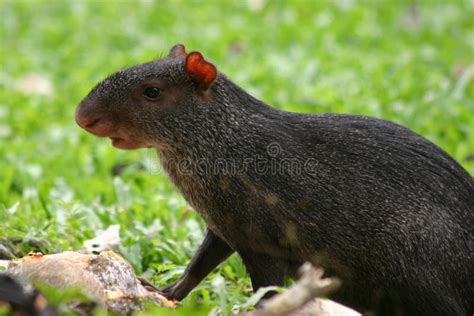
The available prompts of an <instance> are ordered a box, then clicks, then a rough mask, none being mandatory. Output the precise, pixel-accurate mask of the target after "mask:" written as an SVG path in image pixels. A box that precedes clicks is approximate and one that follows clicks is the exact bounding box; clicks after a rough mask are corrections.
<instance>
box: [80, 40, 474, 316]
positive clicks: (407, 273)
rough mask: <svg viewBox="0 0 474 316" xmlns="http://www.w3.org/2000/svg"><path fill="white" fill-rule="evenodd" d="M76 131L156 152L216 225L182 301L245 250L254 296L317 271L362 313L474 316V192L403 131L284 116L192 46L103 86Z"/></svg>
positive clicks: (379, 124) (349, 120)
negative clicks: (304, 269) (306, 266)
mask: <svg viewBox="0 0 474 316" xmlns="http://www.w3.org/2000/svg"><path fill="white" fill-rule="evenodd" d="M76 121H77V122H78V124H79V125H80V126H81V127H83V128H84V129H86V130H87V131H89V132H91V133H93V134H95V135H97V136H101V137H110V138H111V139H112V143H113V145H114V146H116V147H118V148H122V149H135V148H143V147H154V148H156V150H157V152H158V156H159V157H160V161H161V163H162V165H163V167H164V168H165V170H166V171H167V173H168V175H169V176H170V178H171V180H172V181H173V183H174V184H175V186H176V187H177V188H178V189H179V190H180V192H181V193H182V194H183V196H184V197H185V198H186V200H187V201H188V202H189V203H190V205H191V206H192V207H193V208H194V209H195V210H196V211H197V212H198V213H199V214H200V215H202V217H203V218H204V220H205V222H206V223H207V225H208V233H207V236H206V238H205V240H204V241H203V243H202V245H201V247H200V248H199V249H198V251H197V253H196V254H195V256H194V257H193V259H192V260H191V262H190V264H189V265H188V267H187V269H186V271H185V273H184V274H183V276H182V277H181V278H180V279H179V280H178V281H176V282H175V283H174V284H172V285H170V286H169V287H167V288H165V289H163V292H164V293H165V294H166V295H167V296H168V297H170V298H173V299H178V300H180V299H182V298H184V297H185V296H186V295H187V294H188V293H189V292H190V291H191V290H192V289H193V288H194V287H195V286H196V285H197V284H198V283H199V282H200V281H201V280H202V279H203V278H204V277H205V276H206V275H207V274H208V273H209V272H211V271H212V270H213V269H214V268H215V267H216V266H217V265H218V264H219V263H221V262H222V261H223V260H225V259H226V258H227V257H228V256H229V255H231V254H232V253H233V252H234V251H236V252H237V253H238V254H239V255H240V257H241V258H242V260H243V262H244V264H245V266H246V268H247V270H248V273H249V275H250V278H251V280H252V285H253V287H254V290H256V289H257V288H259V287H262V286H268V285H283V281H284V276H285V275H288V274H292V273H293V272H294V269H295V268H296V267H298V266H299V265H300V264H302V263H303V262H305V261H310V262H312V263H313V264H315V265H317V266H322V267H323V268H324V269H325V271H326V272H327V274H328V275H336V276H338V277H339V278H340V279H341V280H342V282H343V286H342V288H341V289H340V290H339V291H338V292H337V293H336V294H334V296H333V297H331V298H332V299H334V300H336V301H338V302H341V303H342V304H345V305H347V306H350V307H352V308H355V309H357V310H359V311H361V312H367V311H375V312H376V313H378V314H383V315H386V314H397V315H403V314H406V315H467V314H472V313H473V312H474V271H473V269H474V180H473V178H472V177H471V176H470V175H469V174H468V173H467V172H466V171H465V170H464V169H463V168H462V167H461V166H460V165H459V164H458V163H457V162H456V161H454V160H453V159H452V158H451V157H450V156H449V155H448V154H446V153H445V152H444V151H443V150H441V149H440V148H439V147H437V146H436V145H434V144H433V143H431V142H430V141H428V140H426V139H425V138H423V137H421V136H419V135H417V134H415V133H413V132H412V131H410V130H408V129H406V128H404V127H401V126H399V125H397V124H394V123H390V122H387V121H383V120H379V119H375V118H370V117H364V116H354V115H332V114H322V115H319V114H297V113H288V112H283V111H280V110H277V109H274V108H272V107H270V106H268V105H266V104H265V103H263V102H261V101H259V100H257V99H255V98H253V97H252V96H250V95H249V94H247V93H246V92H245V91H243V90H242V89H241V88H239V87H238V86H237V85H235V84H234V83H232V82H231V81H230V80H229V79H227V78H226V77H225V76H224V75H223V74H221V73H218V72H217V70H216V68H215V67H214V66H213V65H212V64H210V63H209V62H207V61H206V60H205V59H204V58H203V57H202V55H201V54H200V53H197V52H193V53H189V54H188V53H186V52H185V50H184V46H182V45H176V46H175V47H173V48H172V50H171V52H170V54H169V56H168V57H167V58H165V59H161V60H155V61H152V62H149V63H145V64H143V65H139V66H135V67H132V68H128V69H125V70H121V71H119V72H117V73H116V74H113V75H112V76H110V77H108V78H107V79H105V80H104V81H103V82H101V83H99V84H98V85H97V86H96V87H95V88H94V89H93V90H92V91H91V92H90V94H89V95H88V96H87V97H86V98H85V99H84V100H83V101H82V103H81V104H80V106H79V107H78V109H77V111H76Z"/></svg>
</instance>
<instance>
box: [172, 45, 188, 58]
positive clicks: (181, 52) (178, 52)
mask: <svg viewBox="0 0 474 316" xmlns="http://www.w3.org/2000/svg"><path fill="white" fill-rule="evenodd" d="M186 55H187V54H186V49H185V48H184V45H183V44H176V45H174V46H173V47H172V48H171V50H170V52H169V54H168V57H186Z"/></svg>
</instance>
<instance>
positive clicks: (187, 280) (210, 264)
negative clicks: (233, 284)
mask: <svg viewBox="0 0 474 316" xmlns="http://www.w3.org/2000/svg"><path fill="white" fill-rule="evenodd" d="M233 252H234V250H232V248H230V247H229V245H227V244H226V243H225V242H224V241H223V240H222V239H220V238H219V237H217V236H216V235H215V234H214V233H213V232H212V231H210V230H208V231H207V235H206V237H205V238H204V241H203V242H202V244H201V246H200V247H199V249H198V251H197V252H196V253H195V254H194V256H193V258H192V259H191V262H190V263H189V264H188V266H187V267H186V270H185V271H184V273H183V275H182V276H181V277H180V278H179V279H178V280H176V282H174V283H173V284H171V285H169V286H167V287H165V288H164V289H161V290H160V292H161V293H162V294H163V295H164V296H166V297H167V298H168V299H171V300H177V301H180V300H182V299H183V298H185V297H186V295H188V294H189V292H191V290H192V289H193V288H194V287H196V285H198V284H199V282H201V280H202V279H204V278H205V277H206V276H207V275H208V274H209V273H210V272H211V271H212V270H214V269H215V268H216V267H217V266H218V265H219V263H221V262H222V261H224V260H225V259H227V258H228V257H229V256H230V255H231V254H232V253H233Z"/></svg>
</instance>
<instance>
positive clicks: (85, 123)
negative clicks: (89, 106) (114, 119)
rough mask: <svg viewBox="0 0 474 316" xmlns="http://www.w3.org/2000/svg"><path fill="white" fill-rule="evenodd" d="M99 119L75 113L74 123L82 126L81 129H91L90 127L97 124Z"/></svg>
mask: <svg viewBox="0 0 474 316" xmlns="http://www.w3.org/2000/svg"><path fill="white" fill-rule="evenodd" d="M99 121H100V117H99V118H90V117H79V116H78V115H76V123H77V124H78V125H79V126H80V127H82V128H83V129H86V130H87V129H91V128H92V127H94V125H96V124H97V122H99Z"/></svg>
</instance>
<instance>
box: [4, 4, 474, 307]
mask: <svg viewBox="0 0 474 316" xmlns="http://www.w3.org/2000/svg"><path fill="white" fill-rule="evenodd" d="M251 2H252V1H251ZM257 2H258V1H253V3H257ZM264 2H265V1H264ZM414 3H415V4H416V5H415V6H414V5H413V4H414ZM0 14H1V17H0V20H1V30H0V32H1V33H0V39H1V43H0V44H1V46H0V60H1V66H2V68H1V72H0V144H1V145H0V239H6V240H18V241H19V242H17V243H15V246H16V247H17V248H16V251H17V253H18V254H25V253H27V252H28V251H30V250H41V251H43V252H57V251H63V250H67V249H78V248H80V247H82V243H83V241H84V240H86V239H89V238H92V237H93V236H95V234H96V233H97V232H98V231H100V230H102V229H105V228H106V227H107V226H108V225H111V224H120V226H121V237H122V239H123V241H122V245H121V247H120V251H121V253H122V254H123V255H124V256H125V257H126V258H127V259H128V260H130V261H131V262H132V264H133V266H134V268H135V269H136V271H137V273H140V274H144V275H145V276H146V277H148V278H151V279H152V280H153V281H154V282H155V283H156V284H157V285H158V286H162V285H164V284H166V283H168V282H170V281H171V280H173V279H175V278H176V277H177V276H178V275H179V274H180V272H181V271H182V270H183V269H184V266H185V264H186V263H187V261H188V260H189V259H190V257H191V255H192V254H193V251H194V250H195V249H196V248H197V246H198V245H199V242H200V240H201V239H202V237H203V230H204V224H203V221H202V220H201V219H199V218H198V216H197V215H196V214H195V213H194V212H190V210H189V208H188V207H187V206H186V203H185V201H184V200H183V199H182V198H181V197H180V196H179V194H177V193H176V192H175V190H174V189H173V188H172V186H171V185H170V182H169V181H168V180H167V178H166V177H165V175H163V174H162V173H161V172H159V170H156V166H157V163H156V162H155V160H154V153H153V152H151V151H147V150H142V151H136V152H123V151H118V150H116V149H114V148H112V147H111V145H110V144H109V142H108V141H107V140H103V139H98V138H94V137H92V136H91V135H87V134H86V133H85V132H83V131H82V130H80V129H79V128H78V127H77V126H76V125H75V123H74V119H73V116H74V110H75V107H76V105H77V104H78V103H79V102H80V100H81V98H82V97H83V96H85V95H86V94H87V92H88V91H89V90H90V89H91V88H92V87H93V86H94V85H95V84H96V83H97V81H98V80H100V79H102V78H104V77H105V76H106V75H108V74H110V73H113V72H115V71H116V70H117V69H119V68H123V67H125V66H130V65H133V64H137V63H142V62H145V61H148V60H150V59H154V58H156V57H157V56H163V55H164V54H166V53H167V52H168V50H169V48H170V47H171V46H172V45H173V44H175V43H184V44H186V46H187V48H188V50H199V51H201V52H202V53H203V54H204V55H205V56H206V57H207V58H208V59H209V60H211V61H213V62H214V63H215V64H216V65H217V67H218V68H219V69H220V70H221V71H222V72H224V73H226V74H227V75H228V76H229V77H230V78H232V79H233V80H234V81H235V82H237V83H238V84H239V85H241V86H242V87H243V88H245V89H247V90H249V91H250V92H252V94H254V95H255V96H257V97H258V98H260V99H263V100H265V101H267V103H270V104H272V105H274V106H275V107H279V108H283V109H286V110H291V111H301V112H338V113H353V114H366V115H371V116H376V117H380V118H384V119H388V120H392V121H395V122H398V123H401V124H403V125H405V126H407V127H409V128H411V129H413V130H414V131H416V132H418V133H420V134H422V135H424V136H425V137H427V138H429V139H430V140H432V141H433V142H435V143H436V144H438V145H439V146H440V147H442V148H443V149H445V150H446V151H447V152H448V153H449V154H451V155H452V156H454V157H455V158H456V159H457V160H458V161H459V162H460V163H461V164H462V165H463V166H464V167H465V168H466V169H467V170H468V171H469V172H470V173H471V174H474V22H473V21H474V19H473V18H472V17H473V16H474V2H473V1H472V0H469V1H441V0H440V1H434V0H433V1H362V2H359V1H349V0H335V1H309V0H307V1H272V2H271V3H266V5H265V6H264V7H263V8H262V9H257V10H255V9H254V10H252V9H251V8H250V6H249V5H248V2H245V1H225V2H222V1H210V2H205V3H204V2H202V3H201V2H197V1H156V2H153V1H120V2H118V3H117V2H114V1H60V0H56V1H34V0H30V1H25V0H20V1H18V0H17V1H14V0H11V1H5V0H0ZM30 73H38V74H40V75H41V76H43V77H45V78H46V79H47V80H49V81H50V82H51V84H52V87H53V92H52V94H51V95H49V96H43V95H38V94H36V93H34V92H33V91H30V90H29V89H22V90H19V89H18V82H19V80H21V78H24V76H25V75H27V74H30ZM119 164H129V167H128V168H126V169H125V171H124V172H123V173H121V174H120V175H119V176H117V177H115V176H114V175H113V174H112V172H111V170H112V169H113V168H114V166H117V165H119ZM141 165H145V167H148V168H145V169H143V168H142V167H141ZM150 170H151V171H150ZM152 171H153V172H152ZM32 241H33V242H32ZM38 241H39V242H38ZM250 294H251V290H250V283H249V281H248V279H247V278H246V277H245V269H244V268H243V265H242V263H241V262H240V261H239V259H238V258H237V257H235V256H233V257H232V258H231V259H230V260H229V261H228V262H227V263H226V264H225V265H223V266H222V267H220V268H219V269H218V270H217V271H216V272H215V273H213V274H212V275H211V276H210V277H209V278H207V279H206V281H205V282H203V283H202V284H201V285H200V286H199V287H198V288H197V289H196V290H195V291H194V292H193V293H192V295H191V296H190V297H189V298H187V299H186V300H185V301H184V303H183V304H184V305H185V306H188V307H187V308H194V306H196V305H197V304H199V305H200V306H203V312H204V313H207V311H209V310H210V309H211V308H214V311H221V312H222V313H223V314H227V313H229V311H230V310H231V309H232V308H233V306H234V305H235V306H240V305H241V304H243V303H244V302H245V301H246V300H247V298H248V297H249V296H250ZM183 313H184V314H185V312H183Z"/></svg>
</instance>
